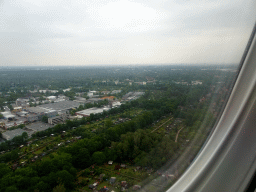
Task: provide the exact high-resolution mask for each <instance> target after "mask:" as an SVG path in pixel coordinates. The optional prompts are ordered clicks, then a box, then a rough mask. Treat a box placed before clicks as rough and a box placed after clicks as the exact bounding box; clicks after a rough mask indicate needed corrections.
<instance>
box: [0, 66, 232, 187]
mask: <svg viewBox="0 0 256 192" xmlns="http://www.w3.org/2000/svg"><path fill="white" fill-rule="evenodd" d="M236 73H237V70H236V68H235V67H234V66H224V67H223V66H222V67H221V66H214V65H212V66H209V65H207V66H193V65H192V66H191V65H185V64H183V65H169V66H168V65H162V66H161V65H160V66H159V65H158V66H154V65H152V66H137V67H135V66H122V67H120V66H105V67H38V68H35V67H23V68H17V67H6V68H2V70H1V72H0V81H1V85H0V86H1V87H0V89H1V92H0V107H1V113H0V114H1V116H0V117H1V119H0V126H1V127H0V130H1V144H0V151H1V155H0V161H1V165H0V166H1V167H0V169H1V171H0V173H1V175H0V177H1V186H0V188H1V191H52V190H53V191H60V190H63V189H65V190H66V191H91V190H94V191H95V190H98V191H107V190H109V191H126V190H142V189H144V190H145V191H156V190H157V189H159V188H160V189H162V190H163V189H165V188H166V187H169V186H170V185H171V184H172V183H173V182H174V181H175V180H176V179H177V178H179V176H180V175H181V173H182V172H183V171H184V169H185V168H186V167H187V166H188V165H189V164H190V163H191V161H192V160H193V158H194V156H195V155H196V154H197V152H198V151H199V150H200V148H201V145H202V144H203V142H204V141H205V140H206V138H207V136H208V134H209V132H210V130H211V128H212V127H213V125H214V123H215V121H216V119H217V118H218V114H219V112H220V111H221V110H222V108H223V107H224V103H225V99H226V98H227V96H228V93H229V91H230V89H231V86H230V85H231V84H232V82H233V81H234V78H235V74H236ZM182 155H185V156H186V158H185V160H184V159H183V161H182V160H179V157H180V156H182ZM177 160H179V161H177ZM167 167H168V168H167Z"/></svg>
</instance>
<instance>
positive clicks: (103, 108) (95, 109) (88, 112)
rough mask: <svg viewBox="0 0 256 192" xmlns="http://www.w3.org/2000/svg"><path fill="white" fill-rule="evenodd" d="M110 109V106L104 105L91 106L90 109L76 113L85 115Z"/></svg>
mask: <svg viewBox="0 0 256 192" xmlns="http://www.w3.org/2000/svg"><path fill="white" fill-rule="evenodd" d="M108 110H110V108H108V107H102V108H97V107H93V108H89V109H85V110H82V111H78V112H76V115H81V116H84V117H87V116H90V114H91V113H92V114H98V113H103V111H108Z"/></svg>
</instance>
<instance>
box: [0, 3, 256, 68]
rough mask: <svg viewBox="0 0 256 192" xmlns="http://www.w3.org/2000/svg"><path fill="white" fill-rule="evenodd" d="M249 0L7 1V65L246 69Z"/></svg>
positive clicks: (2, 42) (1, 21)
mask: <svg viewBox="0 0 256 192" xmlns="http://www.w3.org/2000/svg"><path fill="white" fill-rule="evenodd" d="M255 4H256V2H255V1H254V0H249V1H247V2H246V3H245V2H244V1H243V0H226V1H219V0H212V1H207V0H206V1H200V0H195V1H193V2H190V1H185V0H184V1H167V0H160V1H152V0H151V1H145V0H138V1H133V0H130V1H128V0H121V1H99V0H93V1H92V0H88V1H79V0H73V1H70V0H63V1H61V0H55V1H50V0H44V1H33V0H19V1H18V0H12V1H4V0H0V57H1V61H0V66H69V65H70V66H86V65H87V66H92V65H95V66H96V65H137V64H140V65H143V64H144V65H155V64H170V63H172V64H177V63H191V64H207V63H209V64H213V63H216V64H230V63H238V62H239V61H240V58H241V56H242V54H243V52H244V49H245V46H246V44H247V42H248V39H249V36H250V34H251V31H252V27H253V25H254V18H255V13H254V9H253V7H255Z"/></svg>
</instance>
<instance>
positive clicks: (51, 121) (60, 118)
mask: <svg viewBox="0 0 256 192" xmlns="http://www.w3.org/2000/svg"><path fill="white" fill-rule="evenodd" d="M67 119H68V115H67V114H65V113H63V114H61V115H59V116H55V117H51V118H48V123H49V124H51V125H56V124H59V123H64V122H65V121H66V120H67Z"/></svg>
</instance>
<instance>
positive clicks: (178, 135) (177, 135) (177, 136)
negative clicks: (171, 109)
mask: <svg viewBox="0 0 256 192" xmlns="http://www.w3.org/2000/svg"><path fill="white" fill-rule="evenodd" d="M183 128H184V127H182V128H181V129H180V130H179V131H178V133H177V134H176V139H175V143H177V141H178V136H179V133H180V131H181V130H182V129H183Z"/></svg>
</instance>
